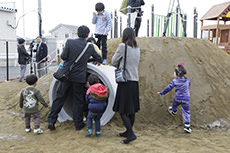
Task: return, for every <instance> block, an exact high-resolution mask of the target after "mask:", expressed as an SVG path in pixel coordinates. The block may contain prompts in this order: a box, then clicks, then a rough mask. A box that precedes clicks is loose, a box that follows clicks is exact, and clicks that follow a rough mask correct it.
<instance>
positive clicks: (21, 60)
mask: <svg viewBox="0 0 230 153" xmlns="http://www.w3.org/2000/svg"><path fill="white" fill-rule="evenodd" d="M29 58H30V55H29V54H28V53H27V51H26V49H25V39H23V38H20V39H18V64H20V78H19V82H23V81H25V73H26V66H27V62H28V60H29Z"/></svg>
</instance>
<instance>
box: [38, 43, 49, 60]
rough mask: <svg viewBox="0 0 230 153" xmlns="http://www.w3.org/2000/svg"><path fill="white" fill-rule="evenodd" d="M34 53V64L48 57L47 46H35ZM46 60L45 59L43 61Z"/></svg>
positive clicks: (42, 44) (43, 44)
mask: <svg viewBox="0 0 230 153" xmlns="http://www.w3.org/2000/svg"><path fill="white" fill-rule="evenodd" d="M35 52H36V62H39V61H41V60H42V59H44V58H45V57H46V56H47V55H48V49H47V45H46V44H45V43H44V42H41V45H40V46H39V44H37V49H36V50H35ZM45 60H46V59H45Z"/></svg>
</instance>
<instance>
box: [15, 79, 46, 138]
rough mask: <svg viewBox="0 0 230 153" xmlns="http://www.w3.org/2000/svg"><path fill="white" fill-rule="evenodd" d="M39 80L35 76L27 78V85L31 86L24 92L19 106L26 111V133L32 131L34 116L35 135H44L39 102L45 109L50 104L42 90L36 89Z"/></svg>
mask: <svg viewBox="0 0 230 153" xmlns="http://www.w3.org/2000/svg"><path fill="white" fill-rule="evenodd" d="M37 81H38V78H37V77H36V76H35V75H29V76H27V77H26V83H27V84H28V85H29V86H28V87H26V88H25V89H23V90H22V92H21V95H20V100H19V106H20V108H21V109H22V108H23V111H24V113H25V114H24V115H25V116H24V120H25V126H26V133H29V132H30V131H31V128H30V118H31V115H33V116H34V133H35V134H42V133H43V131H42V130H41V129H40V119H41V117H40V113H39V110H38V102H40V103H41V104H42V105H44V106H45V107H48V104H47V103H46V102H45V100H44V99H43V97H42V95H41V92H40V90H38V89H37V88H35V86H36V85H37Z"/></svg>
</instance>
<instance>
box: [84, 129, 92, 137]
mask: <svg viewBox="0 0 230 153" xmlns="http://www.w3.org/2000/svg"><path fill="white" fill-rule="evenodd" d="M92 134H93V130H91V129H90V130H88V131H87V132H86V133H85V136H91V135H92Z"/></svg>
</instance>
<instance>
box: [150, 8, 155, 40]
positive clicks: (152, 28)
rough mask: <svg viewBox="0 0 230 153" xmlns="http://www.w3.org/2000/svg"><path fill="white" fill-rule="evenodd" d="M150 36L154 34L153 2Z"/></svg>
mask: <svg viewBox="0 0 230 153" xmlns="http://www.w3.org/2000/svg"><path fill="white" fill-rule="evenodd" d="M151 30H152V32H151V36H152V37H153V35H154V4H152V27H151Z"/></svg>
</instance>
